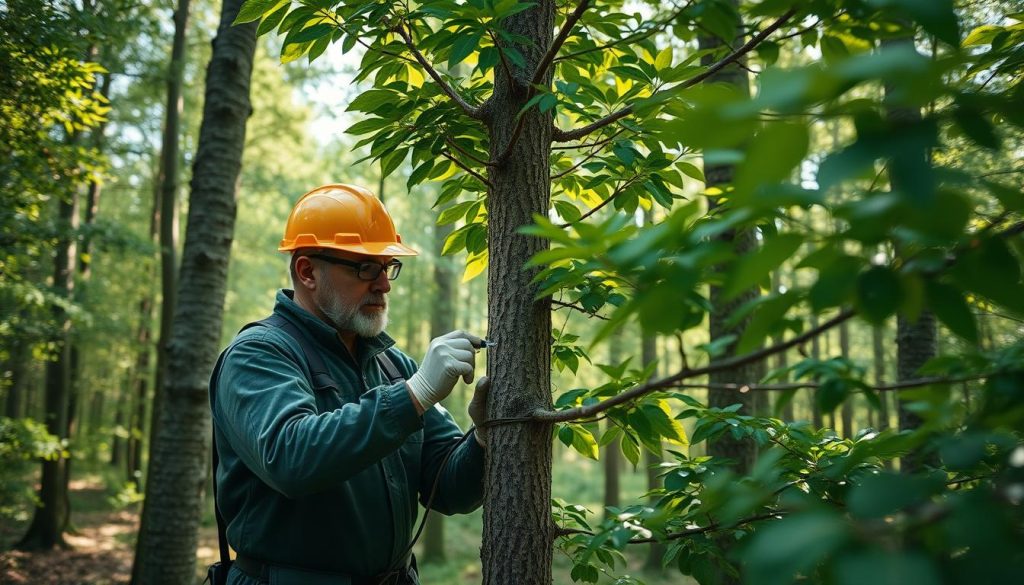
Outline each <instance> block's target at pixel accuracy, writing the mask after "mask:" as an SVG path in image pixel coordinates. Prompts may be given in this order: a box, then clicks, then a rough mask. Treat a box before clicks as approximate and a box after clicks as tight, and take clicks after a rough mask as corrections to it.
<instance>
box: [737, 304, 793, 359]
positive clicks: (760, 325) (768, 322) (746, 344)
mask: <svg viewBox="0 0 1024 585" xmlns="http://www.w3.org/2000/svg"><path fill="white" fill-rule="evenodd" d="M798 300H800V297H799V296H798V295H797V294H796V293H794V292H793V291H787V292H786V293H784V294H782V295H779V296H777V297H775V298H769V299H768V300H766V301H764V302H762V303H761V304H760V305H758V307H757V308H756V309H754V313H753V316H752V317H751V318H750V321H749V322H748V323H747V325H746V327H745V328H744V329H743V335H742V336H741V337H740V340H739V342H738V343H737V344H736V353H737V354H744V353H748V352H751V351H754V350H755V349H757V348H758V347H760V346H761V343H762V342H763V341H764V339H765V337H767V336H768V334H769V332H770V331H771V329H772V328H773V327H774V326H776V325H778V324H779V322H780V321H781V320H782V318H783V317H784V316H785V314H786V312H787V311H789V309H790V308H791V307H792V306H793V305H794V304H795V303H796V302H797V301H798Z"/></svg>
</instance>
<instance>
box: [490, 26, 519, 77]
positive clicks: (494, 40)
mask: <svg viewBox="0 0 1024 585" xmlns="http://www.w3.org/2000/svg"><path fill="white" fill-rule="evenodd" d="M487 34H488V36H490V37H491V42H492V43H494V50H495V51H497V52H498V59H500V60H501V68H502V69H504V70H505V77H507V78H508V79H509V81H511V80H512V79H514V78H513V77H512V68H511V67H509V66H508V61H507V60H506V59H505V51H502V50H501V47H500V46H499V45H498V37H496V36H494V31H492V30H488V31H487Z"/></svg>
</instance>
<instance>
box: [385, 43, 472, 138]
mask: <svg viewBox="0 0 1024 585" xmlns="http://www.w3.org/2000/svg"><path fill="white" fill-rule="evenodd" d="M395 31H396V32H397V33H398V34H399V36H401V37H402V40H403V41H405V46H406V47H408V48H409V51H410V52H411V53H412V56H413V57H415V58H416V61H417V62H418V63H419V64H420V67H423V70H424V71H426V72H427V75H429V76H430V78H431V79H433V80H434V82H435V83H437V85H438V86H440V87H441V91H442V92H444V94H445V95H447V96H448V97H449V98H451V100H452V101H453V102H455V103H456V104H458V106H459V107H460V108H462V111H464V112H465V113H466V115H467V116H469V117H470V118H474V119H476V120H482V119H483V114H482V113H481V111H480V108H478V107H475V106H472V105H470V104H469V102H467V101H466V100H464V99H463V98H462V96H461V95H459V94H458V93H456V91H455V90H454V89H452V87H451V86H449V85H448V84H447V83H445V81H444V80H443V79H441V75H440V74H439V73H438V72H437V70H435V69H434V68H433V67H432V66H431V65H430V63H429V62H428V61H427V59H426V57H424V56H423V54H422V53H420V51H419V49H417V48H416V45H414V44H413V42H412V36H411V35H410V33H409V31H408V30H407V29H406V28H405V26H404V25H402V24H398V25H397V26H395Z"/></svg>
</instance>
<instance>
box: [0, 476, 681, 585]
mask: <svg viewBox="0 0 1024 585" xmlns="http://www.w3.org/2000/svg"><path fill="white" fill-rule="evenodd" d="M563 463H565V464H564V465H563V466H562V469H560V470H559V473H557V474H556V475H558V477H557V481H556V487H558V488H559V489H557V490H556V495H559V496H562V495H563V494H564V495H568V494H574V495H575V496H577V498H576V499H577V501H579V502H581V503H584V504H586V505H587V506H588V507H589V508H590V509H592V510H595V509H600V504H599V503H598V500H599V498H600V495H599V493H598V491H597V489H596V488H595V484H596V482H597V481H598V480H600V475H599V472H598V473H594V472H595V471H596V470H595V469H591V467H593V465H592V463H593V462H589V461H587V462H584V461H578V460H576V461H566V462H563ZM622 479H623V480H624V482H623V483H624V490H625V491H627V492H628V493H633V494H636V493H641V492H642V490H643V486H642V483H643V482H645V481H646V476H644V475H643V474H641V473H628V472H627V473H624V474H623V478H622ZM113 483H114V482H112V481H104V478H103V477H101V475H99V474H87V475H84V476H83V478H82V479H76V480H73V481H72V482H71V484H70V486H69V487H70V488H71V509H72V523H73V530H72V531H71V532H70V533H68V534H66V535H65V539H66V541H67V544H68V548H66V549H57V550H54V551H49V552H34V553H28V552H22V551H11V550H7V548H8V547H10V546H11V544H12V543H13V542H15V541H16V540H17V539H18V537H19V536H21V535H22V534H24V532H25V530H26V529H27V528H28V521H29V519H30V518H31V514H29V513H28V512H29V511H30V508H26V513H25V514H24V519H23V521H21V522H16V523H10V524H4V523H0V585H127V584H128V582H129V581H130V578H131V568H132V557H133V549H134V546H135V538H136V534H137V531H138V526H139V512H140V510H141V505H140V504H139V503H127V502H130V501H131V497H127V498H126V497H125V494H123V493H121V494H119V493H118V491H117V490H116V489H114V488H111V487H109V486H111V485H112V484H113ZM129 496H130V495H129ZM210 508H211V510H208V511H207V513H204V517H203V519H202V523H201V526H200V535H199V548H198V550H197V551H196V583H199V582H201V581H202V580H203V576H205V573H206V569H205V568H206V566H208V565H209V564H210V563H212V562H214V560H215V557H216V555H217V526H216V523H215V522H214V519H213V513H212V506H210ZM480 516H481V513H480V511H479V510H477V511H476V512H474V513H472V514H468V515H461V516H453V517H451V518H446V519H445V538H444V540H445V549H446V551H447V559H446V560H445V561H444V562H440V563H421V564H420V571H421V578H422V581H423V582H424V583H425V584H429V585H475V584H478V583H479V582H480V579H481V575H480V557H479V554H480V526H481V523H482V519H481V517H480ZM419 549H420V546H419V545H418V546H417V554H418V555H419V553H420V550H419ZM645 552H646V550H635V551H630V554H629V555H628V558H629V567H628V568H627V567H622V566H621V565H620V566H619V574H620V575H621V574H623V573H629V572H633V574H634V575H637V574H638V573H643V572H642V571H640V570H639V566H640V565H642V564H643V555H644V554H645ZM420 556H422V555H420ZM571 569H572V563H571V562H569V561H568V559H566V558H565V556H564V555H562V554H560V553H558V552H557V551H556V553H555V555H554V583H556V584H557V585H567V584H571V583H572V580H571V579H570V578H569V572H570V571H571ZM630 569H632V571H630ZM638 576H641V575H638ZM641 579H642V580H643V582H644V583H646V584H647V585H670V584H671V585H689V584H693V583H694V581H692V580H691V579H690V578H689V577H684V576H682V575H680V574H679V573H678V572H677V571H675V570H668V571H667V572H665V573H660V572H657V573H653V574H652V573H643V574H642V576H641ZM613 582H614V579H609V578H608V577H606V576H602V578H601V580H600V585H605V584H611V583H613Z"/></svg>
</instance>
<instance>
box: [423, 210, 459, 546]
mask: <svg viewBox="0 0 1024 585" xmlns="http://www.w3.org/2000/svg"><path fill="white" fill-rule="evenodd" d="M450 233H452V226H451V224H448V225H443V226H439V225H435V226H434V253H436V254H437V258H436V259H435V261H434V285H435V289H434V290H435V293H436V294H437V296H436V297H435V298H434V305H433V311H432V312H431V313H430V338H431V339H433V338H435V337H438V336H441V335H444V334H445V333H447V332H449V331H451V330H453V329H455V294H456V290H455V267H454V266H452V261H451V259H450V258H446V257H444V256H441V249H442V248H443V247H444V241H445V238H447V237H448V234H450ZM444 560H445V551H444V516H441V515H440V514H431V515H430V516H429V519H428V520H427V526H426V528H425V529H424V533H423V562H424V563H440V562H443V561H444Z"/></svg>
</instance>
